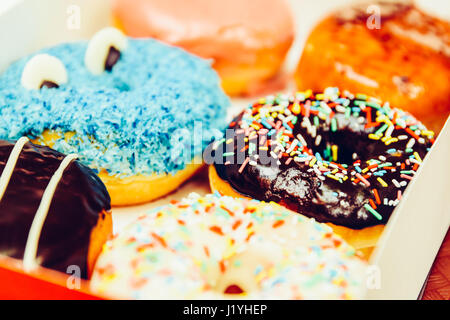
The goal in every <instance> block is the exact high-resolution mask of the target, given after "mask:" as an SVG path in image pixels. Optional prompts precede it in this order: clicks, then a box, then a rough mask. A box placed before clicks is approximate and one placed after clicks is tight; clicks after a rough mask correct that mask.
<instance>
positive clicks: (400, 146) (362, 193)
mask: <svg viewBox="0 0 450 320" xmlns="http://www.w3.org/2000/svg"><path fill="white" fill-rule="evenodd" d="M350 107H355V105H354V104H353V101H352V102H351V104H350ZM367 108H369V107H367ZM371 115H372V118H371V120H372V121H375V118H376V110H374V109H373V108H372V113H371ZM299 118H300V119H299V121H298V122H297V123H296V125H295V126H294V129H293V134H294V136H297V135H298V134H299V133H300V134H301V135H302V136H303V137H304V139H305V140H306V142H307V146H308V148H311V149H312V152H313V154H315V153H316V152H319V153H322V151H323V150H324V149H325V148H326V145H327V143H331V144H335V145H337V146H338V147H339V148H338V159H339V160H338V162H339V163H340V164H346V165H348V168H347V171H348V172H351V171H354V167H355V166H354V165H353V164H354V161H357V160H360V161H361V167H360V168H361V169H363V168H364V167H366V166H367V165H363V163H365V161H367V160H369V159H377V158H378V157H379V156H384V157H386V160H385V161H383V162H384V163H386V162H391V163H392V164H393V165H392V166H396V164H397V163H400V162H402V163H403V162H404V161H405V160H406V159H408V158H409V156H410V155H411V154H412V153H411V152H409V153H406V152H404V150H405V146H406V144H407V143H408V141H409V139H410V136H408V139H406V140H402V141H398V142H395V143H392V144H390V145H385V143H383V142H381V141H380V140H378V141H375V140H372V139H369V138H368V134H370V133H374V132H375V131H376V130H378V128H375V127H371V128H365V125H366V124H367V119H365V120H364V121H361V120H362V119H361V118H358V117H355V116H353V115H352V116H350V117H346V116H345V115H344V114H343V113H336V114H335V115H334V118H335V119H336V123H337V131H336V132H332V130H331V129H330V125H329V124H327V123H326V122H325V121H323V122H321V124H320V126H319V127H318V129H317V136H318V135H320V136H321V137H322V140H321V142H320V144H318V145H316V144H315V138H313V137H312V136H311V135H310V134H309V133H308V132H307V129H306V128H305V127H302V125H301V122H302V120H301V117H299ZM311 118H312V117H311ZM241 119H242V114H241V115H240V116H239V117H237V118H236V119H235V120H234V121H233V122H232V123H235V125H233V126H231V127H230V128H232V129H234V130H236V129H238V128H239V127H240V125H239V123H240V121H241ZM404 134H405V130H404V129H403V128H398V129H395V130H394V131H393V133H392V136H393V137H394V136H398V135H404ZM239 137H240V139H242V138H243V136H242V135H238V137H235V138H234V140H235V141H234V149H229V148H228V149H227V150H225V148H223V147H222V148H218V149H217V150H216V151H215V153H216V154H215V159H221V158H222V157H223V152H230V151H233V150H234V152H235V153H237V139H239ZM259 139H260V138H259V137H258V139H257V140H254V141H255V142H257V145H258V146H259V142H260V140H259ZM223 145H224V146H226V144H223ZM430 146H431V142H430V140H428V139H426V140H425V143H423V144H420V143H415V145H414V151H417V153H418V154H419V155H420V157H421V158H422V159H423V157H424V156H425V155H426V153H427V149H428V148H429V147H430ZM392 148H395V149H397V150H399V152H398V153H393V154H389V153H387V152H386V151H387V150H389V149H392ZM354 153H356V155H357V156H356V157H355V158H354V159H353V154H354ZM246 156H248V149H247V150H246V153H245V157H246ZM245 157H244V158H245ZM227 160H230V157H226V158H224V159H223V161H221V162H222V163H225V162H226V161H227ZM280 160H281V161H280V163H279V165H278V166H274V165H270V164H266V165H264V164H262V163H261V161H257V164H256V165H246V166H245V168H244V169H243V171H242V173H240V172H239V168H240V167H241V164H240V163H237V164H233V163H231V164H227V165H225V164H220V163H217V161H216V163H215V168H216V170H217V173H218V175H219V177H220V178H221V179H223V180H225V181H226V182H228V183H229V184H230V185H231V186H232V187H233V188H234V189H235V190H236V191H237V192H239V193H241V194H243V195H245V196H249V197H251V198H255V199H259V200H265V201H274V202H277V203H280V204H282V205H284V206H286V207H288V208H290V209H292V210H293V211H296V212H299V213H302V214H304V215H306V216H309V217H313V218H315V219H316V220H317V221H320V222H331V223H334V224H337V225H343V226H346V227H349V228H353V229H361V228H365V227H369V226H373V225H377V224H385V223H386V222H387V221H388V219H389V217H390V215H391V214H392V212H393V210H394V208H395V206H390V205H378V206H377V212H378V213H379V214H380V215H381V216H382V219H381V220H380V219H377V218H376V217H375V216H374V215H372V214H371V213H369V212H368V211H367V210H366V209H365V207H364V205H368V204H369V199H373V201H375V198H374V195H373V191H372V190H373V189H374V188H376V189H377V192H378V193H379V197H380V198H381V201H383V200H384V198H387V199H388V200H395V199H396V198H397V192H398V190H400V191H401V192H402V193H403V191H404V190H405V188H406V186H402V187H401V188H397V187H396V186H395V185H394V184H393V183H392V182H391V181H392V179H396V180H397V181H399V182H400V181H404V180H405V179H403V178H401V177H400V174H401V173H400V168H398V169H396V170H395V172H392V170H388V172H387V173H385V174H384V175H383V176H382V179H383V180H384V181H385V182H387V183H388V186H387V187H382V186H381V185H380V183H379V182H378V181H377V180H376V178H377V176H372V177H371V178H367V180H369V181H370V183H371V186H369V187H367V186H366V185H364V184H362V183H356V184H355V183H353V182H352V181H351V179H347V180H346V181H343V182H342V183H341V182H339V181H336V180H334V179H330V178H326V179H322V180H321V179H319V177H318V175H317V174H316V172H315V171H314V170H313V169H312V168H311V167H310V166H309V165H308V164H307V163H305V162H302V163H299V162H296V161H290V162H289V163H287V162H286V161H285V159H284V158H283V159H280ZM234 162H237V161H236V158H234ZM410 164H411V166H406V167H405V170H410V167H412V166H413V163H410ZM353 177H354V176H353ZM407 181H408V180H407Z"/></svg>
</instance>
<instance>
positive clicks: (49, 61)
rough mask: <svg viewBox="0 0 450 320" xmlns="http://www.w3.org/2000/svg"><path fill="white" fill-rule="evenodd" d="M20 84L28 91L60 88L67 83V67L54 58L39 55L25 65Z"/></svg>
mask: <svg viewBox="0 0 450 320" xmlns="http://www.w3.org/2000/svg"><path fill="white" fill-rule="evenodd" d="M20 82H21V84H22V86H23V87H24V88H26V89H36V90H38V89H41V88H43V87H47V88H58V87H59V86H60V85H61V84H64V83H66V82H67V71H66V67H65V66H64V64H63V63H62V62H61V60H59V59H58V58H56V57H54V56H51V55H48V54H38V55H35V56H34V57H33V58H31V59H30V60H29V61H28V62H27V64H26V65H25V67H24V69H23V71H22V78H21V81H20Z"/></svg>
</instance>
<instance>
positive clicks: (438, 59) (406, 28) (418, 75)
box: [295, 1, 450, 132]
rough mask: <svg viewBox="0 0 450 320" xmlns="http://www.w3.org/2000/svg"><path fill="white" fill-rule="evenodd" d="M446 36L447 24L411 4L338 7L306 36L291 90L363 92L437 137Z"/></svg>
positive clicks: (445, 103)
mask: <svg viewBox="0 0 450 320" xmlns="http://www.w3.org/2000/svg"><path fill="white" fill-rule="evenodd" d="M374 4H375V5H376V6H372V5H374ZM371 8H372V9H373V10H372V9H371ZM376 8H379V9H380V13H381V16H380V19H379V20H378V22H379V24H378V25H377V19H376V16H374V14H375V13H376ZM449 35H450V23H448V22H446V21H442V20H439V19H438V18H435V17H431V16H428V15H426V14H425V13H423V12H422V11H420V10H419V9H417V8H416V7H415V6H414V5H413V4H412V2H411V1H402V2H396V3H392V2H387V1H379V2H375V3H373V2H371V3H365V4H360V5H356V6H353V7H346V8H343V9H342V10H339V11H336V12H335V13H333V14H332V15H330V16H329V17H327V18H326V19H324V20H323V21H322V22H320V23H319V25H317V26H316V27H315V29H314V30H313V31H312V33H311V34H310V36H309V38H308V40H307V43H306V45H305V50H304V52H303V55H302V57H301V60H300V63H299V65H298V68H297V71H296V75H295V78H296V82H297V86H298V88H299V89H300V90H306V89H313V90H323V89H324V88H326V87H328V86H339V87H342V88H347V89H348V90H349V91H353V92H364V93H366V94H369V95H371V96H375V97H377V98H380V99H382V100H388V101H390V102H391V103H392V105H395V106H398V107H399V108H402V109H404V110H406V111H409V112H411V113H412V114H413V115H415V116H416V117H417V118H418V119H419V120H421V121H422V122H423V123H424V124H425V125H426V126H427V127H428V128H429V129H431V130H434V131H435V132H439V130H440V129H441V127H442V125H443V124H444V122H445V120H446V118H447V117H448V115H449V112H450V98H449V92H450V81H449V79H450V36H449Z"/></svg>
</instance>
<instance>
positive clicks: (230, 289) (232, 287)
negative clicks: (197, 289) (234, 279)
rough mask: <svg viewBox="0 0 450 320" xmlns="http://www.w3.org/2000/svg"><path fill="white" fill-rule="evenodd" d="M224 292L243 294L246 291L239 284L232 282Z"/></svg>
mask: <svg viewBox="0 0 450 320" xmlns="http://www.w3.org/2000/svg"><path fill="white" fill-rule="evenodd" d="M223 293H224V294H242V293H245V291H244V290H243V289H242V288H241V287H240V286H238V285H237V284H230V285H229V286H228V287H226V288H225V290H224V291H223Z"/></svg>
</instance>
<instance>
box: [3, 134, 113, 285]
mask: <svg viewBox="0 0 450 320" xmlns="http://www.w3.org/2000/svg"><path fill="white" fill-rule="evenodd" d="M13 147H14V143H12V142H8V141H3V140H0V173H1V172H2V171H3V169H4V167H5V164H6V161H7V160H8V157H9V155H10V153H11V151H12V149H13ZM64 157H65V156H64V155H63V154H61V153H59V152H57V151H54V150H52V149H50V148H48V147H43V146H37V145H34V144H31V143H27V144H26V145H25V146H24V148H23V150H22V152H21V154H20V157H19V159H18V161H17V165H16V168H15V169H14V172H13V174H12V177H11V180H10V183H9V185H8V188H7V189H6V192H5V194H4V196H3V199H2V200H1V201H0V254H4V255H7V256H10V257H13V258H17V259H22V258H23V254H24V250H25V245H26V241H27V237H28V232H29V230H30V227H31V224H32V222H33V218H34V215H35V213H36V211H37V209H38V207H39V203H40V201H41V198H42V195H43V193H44V190H45V188H46V187H47V184H48V183H49V181H50V179H51V177H52V176H53V174H54V173H55V171H56V170H57V169H58V167H59V165H60V164H61V161H62V160H63V159H64ZM108 210H110V198H109V195H108V193H107V191H106V188H105V186H104V185H103V183H102V182H101V180H100V179H99V178H98V177H97V176H96V175H95V174H94V173H93V172H92V170H90V169H89V168H88V167H86V166H84V165H82V164H81V163H80V162H79V161H73V162H72V163H71V164H70V165H69V167H68V168H67V169H66V170H65V172H64V174H63V178H62V179H61V181H60V183H59V184H58V187H57V189H56V193H55V195H54V197H53V200H52V203H51V206H50V210H49V213H48V215H47V218H46V220H45V223H44V226H43V229H42V233H41V237H40V240H39V245H38V251H37V257H36V260H37V261H38V263H39V264H40V265H42V266H43V267H47V268H50V269H54V270H58V271H61V272H66V271H67V267H68V266H70V265H77V266H79V267H80V270H81V276H82V277H83V278H87V253H88V248H89V241H90V234H91V231H92V229H93V228H94V227H95V225H96V224H97V220H98V218H99V215H100V214H104V213H103V211H108Z"/></svg>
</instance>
